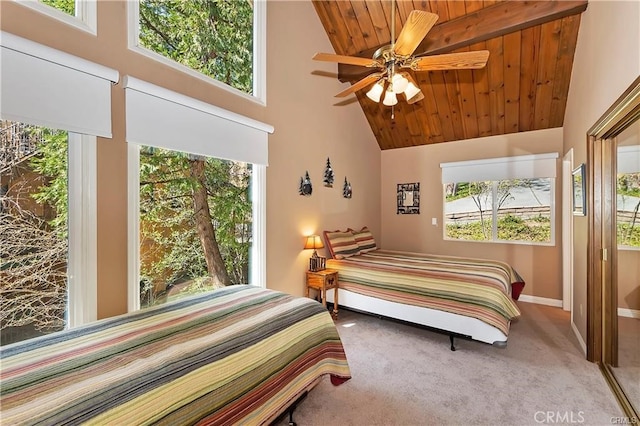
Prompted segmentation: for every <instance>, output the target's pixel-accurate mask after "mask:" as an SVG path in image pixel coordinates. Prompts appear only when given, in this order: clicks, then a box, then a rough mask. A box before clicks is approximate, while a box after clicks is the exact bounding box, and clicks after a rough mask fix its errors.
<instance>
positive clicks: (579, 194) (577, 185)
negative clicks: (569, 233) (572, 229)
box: [571, 163, 587, 216]
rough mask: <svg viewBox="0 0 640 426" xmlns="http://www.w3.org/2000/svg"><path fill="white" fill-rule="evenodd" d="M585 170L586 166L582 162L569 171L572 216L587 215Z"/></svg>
mask: <svg viewBox="0 0 640 426" xmlns="http://www.w3.org/2000/svg"><path fill="white" fill-rule="evenodd" d="M585 171H586V166H585V164H584V163H582V164H580V165H579V166H578V167H576V168H575V169H573V172H572V173H571V183H572V185H571V186H572V189H571V194H572V198H573V215H574V216H586V215H587V199H586V197H585V194H586V193H587V185H586V175H585Z"/></svg>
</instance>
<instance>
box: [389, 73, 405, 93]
mask: <svg viewBox="0 0 640 426" xmlns="http://www.w3.org/2000/svg"><path fill="white" fill-rule="evenodd" d="M391 83H392V84H393V92H394V93H402V92H404V90H405V89H406V88H407V85H408V84H409V80H407V78H406V77H405V76H404V75H402V74H401V73H399V74H394V75H393V77H392V78H391Z"/></svg>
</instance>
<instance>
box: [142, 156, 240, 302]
mask: <svg viewBox="0 0 640 426" xmlns="http://www.w3.org/2000/svg"><path fill="white" fill-rule="evenodd" d="M251 172H252V166H251V164H247V163H242V162H236V161H227V160H221V159H217V158H210V157H202V156H195V155H189V154H186V153H182V152H176V151H171V150H165V149H159V148H153V147H140V198H139V199H140V216H139V217H140V306H141V307H145V306H150V305H154V304H159V303H164V302H166V301H169V300H173V299H176V298H179V297H182V296H184V295H189V294H194V293H199V292H202V291H207V290H212V289H215V288H219V287H222V286H224V285H230V284H246V283H249V282H250V278H249V253H250V251H251V241H252V238H251V230H252V213H253V209H252V203H251V197H250V183H251V174H252V173H251ZM196 211H199V212H201V214H196V213H195V212H196ZM218 266H221V267H218Z"/></svg>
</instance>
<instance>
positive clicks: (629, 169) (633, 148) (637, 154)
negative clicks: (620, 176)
mask: <svg viewBox="0 0 640 426" xmlns="http://www.w3.org/2000/svg"><path fill="white" fill-rule="evenodd" d="M638 172H640V145H630V146H620V147H618V173H638Z"/></svg>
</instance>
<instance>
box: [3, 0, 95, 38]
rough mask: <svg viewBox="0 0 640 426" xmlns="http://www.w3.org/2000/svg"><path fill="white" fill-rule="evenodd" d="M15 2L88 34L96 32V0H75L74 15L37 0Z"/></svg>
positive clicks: (18, 0) (17, 0)
mask: <svg viewBox="0 0 640 426" xmlns="http://www.w3.org/2000/svg"><path fill="white" fill-rule="evenodd" d="M15 1H16V3H18V4H20V5H22V6H25V7H28V8H30V9H33V10H35V11H37V12H40V13H42V14H44V15H47V16H49V17H51V18H54V19H57V20H58V21H61V22H63V23H65V24H67V25H70V26H72V27H74V28H77V29H79V30H82V31H85V32H88V33H89V34H93V35H97V34H98V12H97V10H98V3H97V0H76V16H71V15H69V14H67V13H64V12H63V11H61V10H58V9H56V8H55V7H52V6H49V5H47V4H44V3H41V2H39V1H38V0H15Z"/></svg>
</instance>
